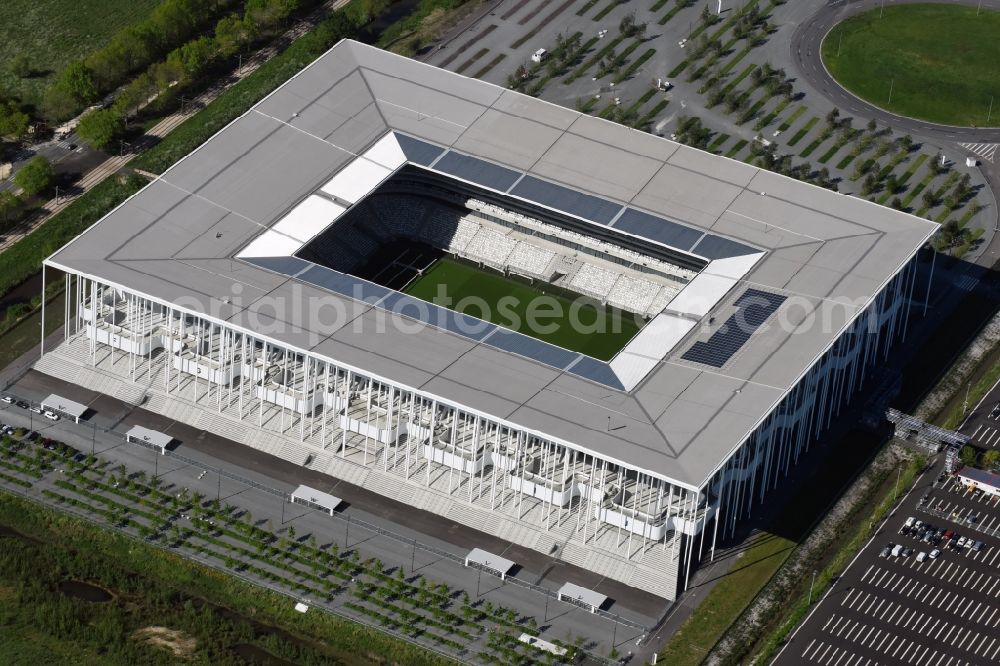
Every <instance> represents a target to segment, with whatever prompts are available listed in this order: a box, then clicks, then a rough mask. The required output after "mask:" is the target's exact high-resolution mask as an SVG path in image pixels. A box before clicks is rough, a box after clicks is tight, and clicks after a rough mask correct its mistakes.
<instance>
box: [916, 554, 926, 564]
mask: <svg viewBox="0 0 1000 666" xmlns="http://www.w3.org/2000/svg"><path fill="white" fill-rule="evenodd" d="M926 559H927V553H925V552H924V551H920V552H919V553H917V562H923V561H924V560H926Z"/></svg>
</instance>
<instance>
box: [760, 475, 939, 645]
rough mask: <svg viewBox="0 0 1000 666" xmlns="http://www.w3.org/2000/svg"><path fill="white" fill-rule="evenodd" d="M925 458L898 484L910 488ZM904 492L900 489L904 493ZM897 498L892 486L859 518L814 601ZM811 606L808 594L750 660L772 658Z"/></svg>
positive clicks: (821, 578) (815, 588)
mask: <svg viewBox="0 0 1000 666" xmlns="http://www.w3.org/2000/svg"><path fill="white" fill-rule="evenodd" d="M924 464H925V461H924V460H923V458H916V459H914V460H912V461H911V462H910V464H909V465H907V467H906V469H905V471H903V473H902V474H901V476H900V481H899V487H900V488H901V489H902V488H908V487H909V486H910V484H912V483H913V481H914V479H916V478H917V475H918V474H919V473H920V470H921V469H922V468H923V466H924ZM903 492H904V491H902V490H901V491H900V494H903ZM897 499H898V498H897V497H896V496H895V493H893V492H891V489H890V488H887V490H886V495H885V496H884V497H883V498H882V500H881V501H880V502H879V503H878V505H877V506H876V507H875V510H874V511H873V512H872V514H871V517H870V520H859V521H856V522H857V524H858V525H859V527H858V529H857V532H856V533H855V535H854V536H853V537H852V538H851V540H850V541H848V542H847V544H845V545H844V546H843V547H842V548H841V549H840V550H839V551H838V552H837V554H836V555H835V556H834V557H833V559H832V560H831V561H830V563H829V564H827V565H826V566H825V567H824V568H823V570H822V571H821V572H820V574H819V575H818V576H817V577H816V582H815V585H814V586H813V590H812V599H811V601H812V602H814V603H818V602H819V601H820V599H822V598H823V594H824V592H826V590H827V588H828V587H829V586H830V584H831V583H833V582H834V581H835V580H836V579H837V576H838V575H839V574H840V573H841V572H842V571H843V570H844V569H845V568H846V567H847V565H848V564H850V562H851V560H852V559H853V558H854V556H855V555H856V554H857V553H858V551H860V550H861V548H863V547H864V545H865V543H867V542H868V539H870V538H871V535H872V534H873V532H874V530H875V529H877V527H875V526H878V524H879V523H881V521H882V520H883V519H884V518H885V517H886V516H887V515H888V514H889V512H890V511H891V510H892V508H893V507H894V506H895V505H896V501H897ZM811 607H812V603H811V602H810V598H809V596H801V597H800V598H799V599H798V601H797V602H796V603H795V605H794V606H793V607H792V610H791V611H790V613H789V614H788V616H787V617H786V618H785V620H784V622H782V623H781V625H780V626H779V627H778V629H777V630H775V631H774V633H772V634H771V635H770V636H769V637H768V638H767V639H766V640H765V642H764V645H763V647H762V648H761V650H760V651H759V652H758V653H757V655H756V656H755V657H754V659H753V661H752V662H751V663H753V664H765V663H767V662H768V661H769V660H770V659H771V657H773V656H774V654H775V652H777V650H778V649H779V648H780V647H781V646H782V645H784V643H785V640H786V639H787V638H788V636H789V634H791V632H792V630H793V629H794V628H795V627H796V626H797V625H798V624H799V622H801V621H802V620H803V619H804V618H805V616H806V615H807V614H808V612H809V609H810V608H811Z"/></svg>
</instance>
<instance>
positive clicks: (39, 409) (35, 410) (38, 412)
mask: <svg viewBox="0 0 1000 666" xmlns="http://www.w3.org/2000/svg"><path fill="white" fill-rule="evenodd" d="M28 411H30V412H34V413H35V414H41V413H42V408H41V407H29V408H28Z"/></svg>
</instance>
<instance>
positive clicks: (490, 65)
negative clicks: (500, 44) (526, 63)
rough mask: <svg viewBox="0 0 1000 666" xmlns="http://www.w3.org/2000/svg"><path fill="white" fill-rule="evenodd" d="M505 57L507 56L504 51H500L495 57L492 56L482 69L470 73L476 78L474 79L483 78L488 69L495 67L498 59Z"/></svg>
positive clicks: (498, 61) (498, 62)
mask: <svg viewBox="0 0 1000 666" xmlns="http://www.w3.org/2000/svg"><path fill="white" fill-rule="evenodd" d="M506 57H507V54H506V53H501V54H500V55H498V56H497V57H496V58H493V60H490V61H489V62H488V63H486V65H485V66H484V67H483V68H482V69H480V70H479V71H478V72H476V73H475V74H473V75H472V76H473V78H476V79H481V78H483V77H484V76H486V74H487V73H489V71H490V70H492V69H493V68H494V67H496V66H497V65H499V64H500V61H501V60H503V59H504V58H506Z"/></svg>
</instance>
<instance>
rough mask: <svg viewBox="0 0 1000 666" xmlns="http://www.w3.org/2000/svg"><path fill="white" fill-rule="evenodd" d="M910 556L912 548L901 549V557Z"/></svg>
mask: <svg viewBox="0 0 1000 666" xmlns="http://www.w3.org/2000/svg"><path fill="white" fill-rule="evenodd" d="M910 555H913V549H912V548H904V549H903V557H909V556H910Z"/></svg>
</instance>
